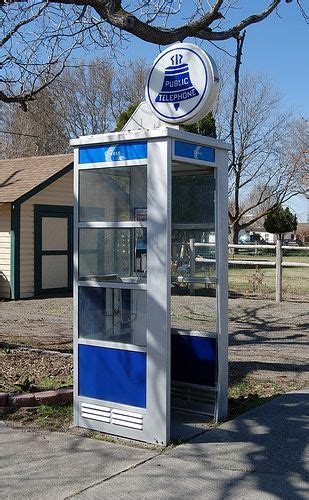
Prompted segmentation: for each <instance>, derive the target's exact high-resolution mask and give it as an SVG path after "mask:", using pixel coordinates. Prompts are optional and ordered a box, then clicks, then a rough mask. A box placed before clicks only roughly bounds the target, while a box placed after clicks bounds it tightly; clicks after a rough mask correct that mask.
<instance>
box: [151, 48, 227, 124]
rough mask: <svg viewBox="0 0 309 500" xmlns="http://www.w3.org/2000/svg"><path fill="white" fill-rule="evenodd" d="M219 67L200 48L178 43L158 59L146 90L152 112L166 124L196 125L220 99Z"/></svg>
mask: <svg viewBox="0 0 309 500" xmlns="http://www.w3.org/2000/svg"><path fill="white" fill-rule="evenodd" d="M218 81H219V79H218V72H217V68H216V65H215V63H214V62H213V61H212V59H211V57H210V56H208V55H207V54H206V53H205V52H204V51H203V50H202V49H201V48H200V47H197V46H196V45H193V44H191V43H175V44H174V45H171V46H170V47H168V48H167V49H165V50H164V51H163V52H161V54H159V55H158V57H157V58H156V60H155V61H154V63H153V66H152V69H151V71H150V73H149V77H148V80H147V85H146V89H145V96H146V100H147V102H148V104H149V106H150V108H151V111H152V112H153V113H154V114H155V115H156V116H157V117H158V118H160V119H161V120H162V121H164V122H166V123H175V124H178V123H179V124H180V123H186V124H190V123H194V122H196V121H198V120H201V119H202V118H203V117H204V116H205V115H206V114H207V113H208V112H209V111H210V110H211V109H212V108H213V106H214V104H215V101H216V98H217V95H218Z"/></svg>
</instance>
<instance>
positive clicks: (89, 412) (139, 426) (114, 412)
mask: <svg viewBox="0 0 309 500" xmlns="http://www.w3.org/2000/svg"><path fill="white" fill-rule="evenodd" d="M81 410H82V417H84V418H87V419H90V420H97V421H99V422H104V423H107V424H113V425H121V426H122V427H130V428H131V429H136V430H143V415H141V414H140V413H135V412H133V411H126V410H119V409H116V408H108V407H107V406H101V405H95V404H91V403H82V404H81Z"/></svg>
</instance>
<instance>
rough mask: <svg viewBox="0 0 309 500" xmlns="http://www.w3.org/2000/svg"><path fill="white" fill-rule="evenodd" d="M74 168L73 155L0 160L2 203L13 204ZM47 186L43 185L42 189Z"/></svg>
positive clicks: (0, 197)
mask: <svg viewBox="0 0 309 500" xmlns="http://www.w3.org/2000/svg"><path fill="white" fill-rule="evenodd" d="M70 167H71V168H72V167H73V154H64V155H52V156H31V157H28V158H12V159H9V160H0V202H1V203H6V202H13V201H15V200H17V199H18V198H20V197H21V196H24V195H26V194H27V193H29V191H31V190H33V189H34V188H39V186H40V185H41V184H43V183H45V182H46V181H48V180H50V181H52V180H53V178H54V177H55V179H54V180H56V178H57V177H59V174H60V175H61V173H62V171H63V174H65V173H66V171H67V170H68V168H69V169H70ZM44 187H45V185H44V184H43V185H42V189H43V188H44Z"/></svg>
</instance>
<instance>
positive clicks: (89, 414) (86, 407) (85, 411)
mask: <svg viewBox="0 0 309 500" xmlns="http://www.w3.org/2000/svg"><path fill="white" fill-rule="evenodd" d="M111 413H112V412H111V409H110V408H107V407H106V406H100V405H94V404H90V403H82V417H84V418H90V419H91V420H98V421H99V422H105V423H107V424H110V423H111Z"/></svg>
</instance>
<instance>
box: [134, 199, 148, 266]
mask: <svg viewBox="0 0 309 500" xmlns="http://www.w3.org/2000/svg"><path fill="white" fill-rule="evenodd" d="M134 219H135V220H136V221H139V222H141V221H146V220H147V209H146V208H136V209H135V211H134ZM134 254H135V271H136V273H142V274H146V271H147V233H146V230H145V229H143V228H138V229H136V230H135V242H134Z"/></svg>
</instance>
